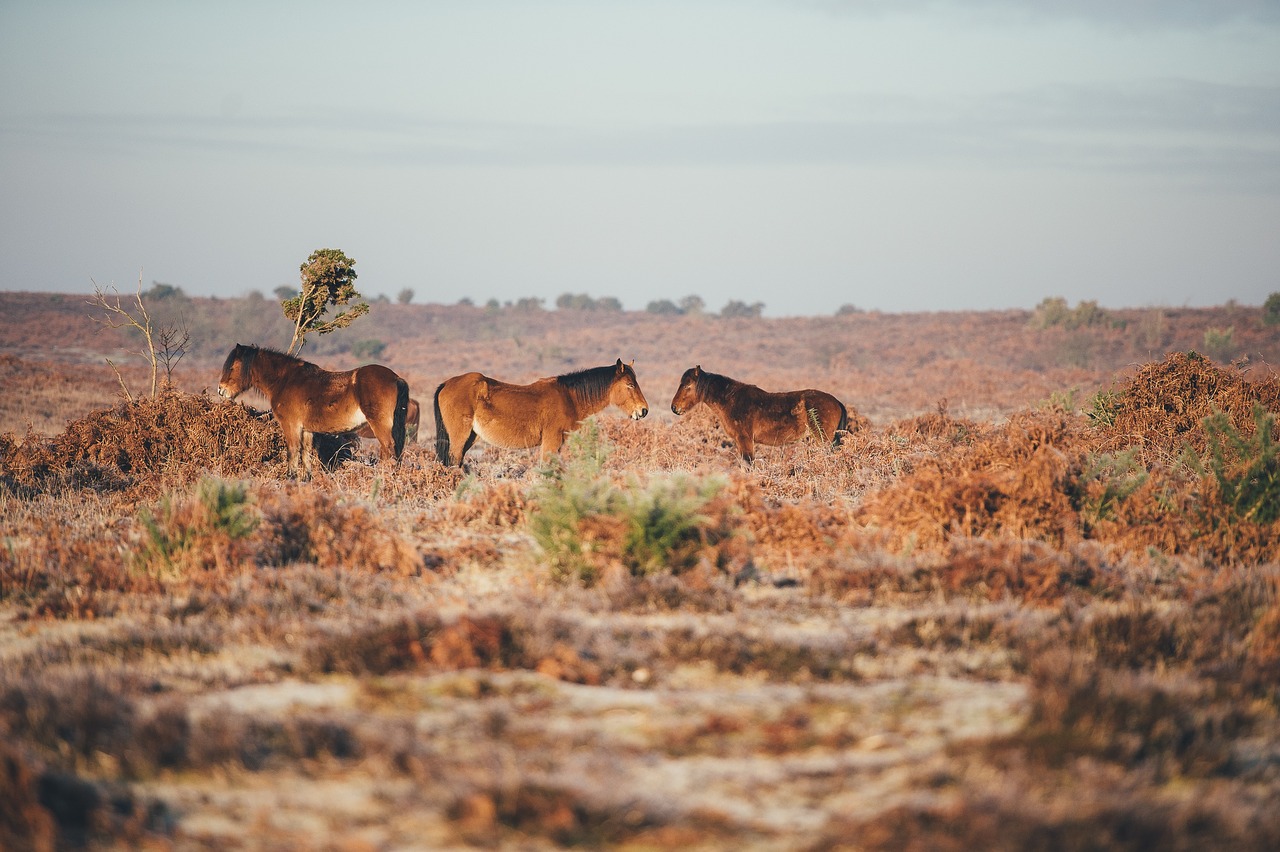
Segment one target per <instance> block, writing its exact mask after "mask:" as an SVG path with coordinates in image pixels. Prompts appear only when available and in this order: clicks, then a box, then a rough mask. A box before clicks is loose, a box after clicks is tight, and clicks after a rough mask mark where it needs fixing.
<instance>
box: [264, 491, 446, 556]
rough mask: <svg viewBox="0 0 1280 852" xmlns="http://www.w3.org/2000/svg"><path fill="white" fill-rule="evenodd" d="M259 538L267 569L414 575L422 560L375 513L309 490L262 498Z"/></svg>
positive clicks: (270, 492) (332, 496)
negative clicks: (309, 566)
mask: <svg viewBox="0 0 1280 852" xmlns="http://www.w3.org/2000/svg"><path fill="white" fill-rule="evenodd" d="M258 509H259V511H260V512H261V514H262V519H263V523H262V525H261V526H260V527H259V531H258V533H257V534H256V535H255V538H256V539H257V541H258V543H259V544H258V547H259V561H260V562H261V563H262V564H265V565H285V564H288V563H290V562H311V563H315V564H316V565H320V566H326V567H331V568H345V569H348V570H364V571H392V572H397V573H400V574H405V575H415V574H418V573H420V572H421V570H422V567H423V560H422V557H421V556H420V555H419V554H418V553H417V551H416V550H415V549H414V548H413V547H412V546H411V545H410V544H409V543H408V542H406V541H405V540H404V539H403V538H402V537H401V536H400V535H399V534H397V533H396V532H395V531H394V530H392V529H390V528H388V526H387V525H386V523H385V522H384V521H383V519H382V518H381V517H380V516H379V515H378V514H377V513H376V512H375V511H374V510H372V509H370V508H368V507H366V506H363V505H359V504H349V503H345V502H344V501H343V500H342V498H341V497H340V496H339V495H335V494H333V493H330V492H327V491H322V490H319V489H317V488H314V487H310V486H306V485H292V484H291V485H286V486H284V487H282V488H279V489H273V490H263V491H261V492H259V494H258Z"/></svg>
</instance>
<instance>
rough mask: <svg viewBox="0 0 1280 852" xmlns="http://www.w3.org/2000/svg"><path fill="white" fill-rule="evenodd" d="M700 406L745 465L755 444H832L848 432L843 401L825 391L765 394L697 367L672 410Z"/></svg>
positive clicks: (684, 380)
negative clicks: (811, 440)
mask: <svg viewBox="0 0 1280 852" xmlns="http://www.w3.org/2000/svg"><path fill="white" fill-rule="evenodd" d="M700 402H705V403H706V404H707V405H708V406H710V408H711V410H712V411H714V412H715V413H716V416H717V417H719V418H720V425H721V426H723V427H724V431H725V432H727V433H729V437H730V438H732V439H733V443H734V444H735V445H736V446H737V447H738V452H739V453H741V454H742V460H743V461H745V462H746V463H747V464H751V461H752V460H753V459H754V458H755V453H756V443H757V442H758V443H761V444H766V445H769V446H778V445H780V444H789V443H791V442H792V441H798V440H800V439H801V438H803V437H804V436H805V435H808V434H809V433H811V432H812V433H814V434H815V435H816V436H817V437H818V438H819V439H820V440H823V441H830V442H831V445H832V446H836V445H838V444H839V443H840V438H841V437H842V436H843V434H844V432H846V431H847V430H848V428H849V412H848V411H847V410H845V407H844V403H842V402H841V401H840V400H838V399H836V398H835V397H834V396H832V395H831V394H829V393H827V392H826V391H820V390H813V389H812V388H810V389H807V390H798V391H786V392H784V393H769V392H768V391H764V390H761V389H760V388H758V387H756V386H755V385H749V384H747V383H745V382H739V381H736V380H735V379H731V378H729V377H728V376H721V375H717V374H716V373H708V372H704V371H703V369H702V367H701V366H697V367H690V368H689V369H688V370H685V371H684V375H683V376H681V377H680V387H679V388H677V389H676V395H675V397H674V398H673V399H672V400H671V410H672V412H674V413H675V414H676V415H681V414H684V413H685V412H686V411H688V410H689V409H691V408H693V407H694V406H695V405H697V404H698V403H700Z"/></svg>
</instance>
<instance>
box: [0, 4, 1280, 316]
mask: <svg viewBox="0 0 1280 852" xmlns="http://www.w3.org/2000/svg"><path fill="white" fill-rule="evenodd" d="M322 247H333V248H340V249H342V250H344V251H346V252H347V254H349V255H351V256H352V257H354V258H355V259H356V261H357V265H356V270H357V272H358V273H359V280H358V282H357V283H358V286H359V288H360V290H361V291H362V292H363V293H364V295H365V296H366V297H373V296H376V295H378V294H385V295H388V296H391V297H393V298H394V297H395V296H396V294H397V293H399V292H400V291H401V290H403V289H406V288H408V289H412V290H413V291H414V293H415V298H414V301H416V302H443V303H453V302H456V301H457V300H458V299H460V298H462V297H469V298H471V299H472V300H474V301H476V302H477V303H483V302H485V301H487V300H488V299H490V298H497V299H500V300H502V301H507V300H515V299H519V298H523V297H528V296H536V297H541V298H544V299H546V301H547V305H548V307H550V306H552V305H554V301H555V298H556V297H557V296H558V295H560V294H562V293H566V292H572V293H589V294H591V295H592V296H596V297H600V296H616V297H617V298H619V299H621V300H622V302H623V304H624V305H625V306H626V307H627V308H631V309H642V308H644V307H645V306H646V305H647V304H648V303H649V302H650V301H652V300H655V299H664V298H665V299H671V300H673V301H678V300H679V299H681V298H683V297H684V296H687V295H691V294H696V295H699V296H701V297H702V298H703V299H704V300H705V301H706V303H707V306H708V308H710V309H712V310H718V309H719V308H720V307H721V306H722V305H723V304H724V303H725V302H726V301H728V300H730V299H738V300H741V301H745V302H763V303H764V304H765V314H766V315H771V316H782V315H793V314H826V313H831V312H833V311H835V310H836V309H837V308H839V307H840V306H841V305H843V304H852V305H855V306H857V307H860V308H866V309H877V310H884V311H916V310H955V309H969V308H974V309H990V308H1029V307H1033V306H1034V305H1035V304H1037V303H1038V302H1039V301H1040V300H1041V299H1043V298H1044V297H1046V296H1062V297H1065V298H1067V299H1068V300H1070V301H1071V302H1073V303H1074V302H1076V301H1078V300H1082V299H1093V300H1097V301H1098V302H1100V303H1101V304H1102V305H1103V306H1107V307H1143V306H1153V305H1158V306H1181V305H1207V304H1220V303H1222V302H1225V301H1226V300H1228V299H1236V300H1237V301H1239V302H1241V303H1243V304H1261V303H1262V302H1263V300H1265V298H1266V297H1267V295H1268V294H1269V293H1272V292H1276V291H1280V0H1204V2H1197V0H1058V1H1056V2H1055V0H970V1H969V2H947V0H867V1H866V2H857V0H846V2H838V1H837V0H830V2H821V0H814V2H765V0H732V2H697V0H687V2H644V3H640V2H636V3H621V2H590V3H589V2H514V0H513V2H483V0H480V2H466V3H463V2H456V3H431V2H403V3H387V2H382V3H380V2H376V0H375V2H369V3H363V4H353V3H324V2H299V3H281V2H269V1H268V2H248V3H241V2H235V0H231V2H228V0H223V2H220V3H216V4H215V3H173V2H110V3H106V2H59V0H39V2H15V0H0V252H2V253H3V263H0V289H8V290H57V291H72V292H89V291H91V290H92V288H93V283H94V282H96V283H97V284H98V285H100V286H103V285H112V284H114V285H115V286H116V287H118V288H119V289H120V290H121V291H122V292H132V290H133V289H134V288H135V287H136V286H137V283H138V280H139V275H141V278H142V279H143V281H144V286H150V284H151V282H152V281H161V282H164V283H167V284H171V285H174V286H178V287H181V288H183V289H184V290H185V291H186V292H187V293H189V294H192V295H228V296H233V295H241V294H244V293H247V292H249V291H250V290H259V291H261V292H263V293H265V294H268V295H269V294H270V293H271V291H272V290H273V289H274V288H275V287H277V286H280V285H281V284H288V285H296V284H297V281H298V266H299V264H301V263H302V261H303V260H304V259H305V258H306V256H307V255H308V254H310V252H311V251H312V250H313V249H316V248H322Z"/></svg>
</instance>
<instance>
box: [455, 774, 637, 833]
mask: <svg viewBox="0 0 1280 852" xmlns="http://www.w3.org/2000/svg"><path fill="white" fill-rule="evenodd" d="M447 813H448V816H449V818H450V819H452V820H454V822H455V823H456V825H457V826H458V829H459V831H460V832H461V833H462V834H463V836H464V837H466V838H467V839H468V840H470V841H471V842H476V843H483V844H484V845H503V844H502V843H501V842H500V841H501V837H500V835H499V834H498V831H497V829H498V826H499V825H501V826H505V827H506V828H507V829H508V830H509V831H514V832H517V833H518V835H523V836H525V837H546V838H549V839H550V840H551V841H553V842H554V843H556V844H557V845H560V846H584V847H587V848H600V847H602V846H612V845H616V844H618V843H620V842H624V841H626V840H627V839H628V838H630V837H632V836H634V835H635V834H636V833H638V832H642V831H645V830H647V829H650V828H653V827H654V826H655V825H656V824H657V823H656V822H655V821H654V819H653V817H651V816H650V815H649V814H647V813H645V811H644V810H643V809H642V808H640V807H639V806H638V805H637V804H636V803H624V804H623V805H621V806H618V807H610V806H607V805H599V804H591V803H590V802H589V800H588V797H586V796H584V795H583V794H582V793H581V792H577V791H573V790H569V789H566V788H563V787H558V786H551V785H547V784H537V783H524V784H521V785H519V786H516V787H512V788H505V787H504V788H497V789H489V790H484V791H475V792H472V793H470V794H468V795H466V796H463V797H460V798H459V799H457V800H456V801H455V802H454V803H453V804H452V805H450V807H449V809H448V812H447ZM526 842H527V841H526ZM516 845H523V844H516Z"/></svg>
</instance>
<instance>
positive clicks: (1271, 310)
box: [1262, 293, 1280, 325]
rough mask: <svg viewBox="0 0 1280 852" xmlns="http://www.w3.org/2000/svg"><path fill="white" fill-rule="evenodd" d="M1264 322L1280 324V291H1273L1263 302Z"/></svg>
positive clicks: (1266, 323)
mask: <svg viewBox="0 0 1280 852" xmlns="http://www.w3.org/2000/svg"><path fill="white" fill-rule="evenodd" d="M1262 324H1263V325H1280V293H1272V294H1271V295H1270V296H1268V297H1267V300H1266V301H1265V302H1263V303H1262Z"/></svg>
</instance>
